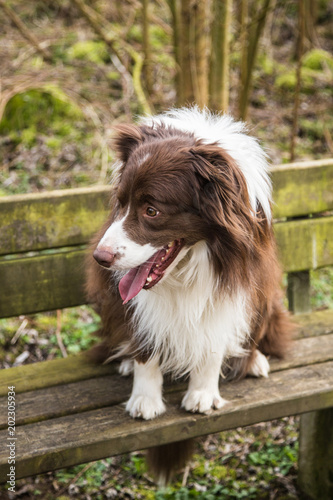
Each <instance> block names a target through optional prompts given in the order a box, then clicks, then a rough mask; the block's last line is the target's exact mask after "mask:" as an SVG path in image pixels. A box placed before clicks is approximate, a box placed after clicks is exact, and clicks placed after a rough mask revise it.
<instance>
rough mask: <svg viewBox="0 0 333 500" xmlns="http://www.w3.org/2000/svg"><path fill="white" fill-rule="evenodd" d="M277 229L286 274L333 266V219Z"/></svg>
mask: <svg viewBox="0 0 333 500" xmlns="http://www.w3.org/2000/svg"><path fill="white" fill-rule="evenodd" d="M274 230H275V235H276V240H277V244H278V249H279V256H280V261H281V264H282V267H283V270H284V271H285V272H296V271H304V270H307V269H318V268H319V267H324V266H330V265H332V264H333V239H332V234H333V217H332V216H330V217H319V218H313V219H306V220H295V221H289V222H282V223H277V224H275V226H274Z"/></svg>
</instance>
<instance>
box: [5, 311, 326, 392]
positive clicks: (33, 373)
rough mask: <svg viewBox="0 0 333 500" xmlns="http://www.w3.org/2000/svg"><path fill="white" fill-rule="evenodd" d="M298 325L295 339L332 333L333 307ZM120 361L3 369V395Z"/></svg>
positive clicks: (101, 371)
mask: <svg viewBox="0 0 333 500" xmlns="http://www.w3.org/2000/svg"><path fill="white" fill-rule="evenodd" d="M294 321H295V324H296V325H298V328H297V331H296V336H295V338H303V337H311V336H319V335H326V334H328V333H332V332H333V310H330V309H327V310H326V311H314V312H312V313H308V314H300V315H298V316H297V317H295V318H294ZM116 370H117V364H108V365H95V364H93V363H90V362H89V361H87V359H86V357H85V354H84V353H83V354H79V355H76V356H69V357H68V358H59V359H53V360H51V361H42V362H39V363H32V364H28V365H23V366H17V367H14V368H9V369H6V370H1V371H0V396H5V395H6V394H7V387H8V386H9V385H15V387H16V392H17V393H22V392H27V391H34V390H36V389H43V388H45V387H52V386H56V385H61V384H68V383H72V382H77V381H80V380H86V379H89V378H94V377H99V376H102V375H109V374H113V373H115V371H116Z"/></svg>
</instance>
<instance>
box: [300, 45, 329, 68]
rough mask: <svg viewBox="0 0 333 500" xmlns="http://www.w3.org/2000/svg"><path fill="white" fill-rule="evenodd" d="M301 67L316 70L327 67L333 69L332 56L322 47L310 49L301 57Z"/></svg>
mask: <svg viewBox="0 0 333 500" xmlns="http://www.w3.org/2000/svg"><path fill="white" fill-rule="evenodd" d="M303 67H304V68H308V69H312V70H316V71H324V70H325V69H326V68H329V69H330V70H331V71H333V56H332V55H331V54H330V53H329V52H327V51H326V50H323V49H313V50H310V51H309V52H307V54H305V56H304V58H303Z"/></svg>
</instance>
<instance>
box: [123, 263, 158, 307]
mask: <svg viewBox="0 0 333 500" xmlns="http://www.w3.org/2000/svg"><path fill="white" fill-rule="evenodd" d="M151 266H152V264H151V263H147V262H145V263H144V264H141V266H138V267H135V268H134V269H131V270H130V271H128V273H127V274H125V276H124V277H123V278H121V280H120V282H119V292H120V295H121V298H122V299H123V304H127V302H128V301H129V300H131V299H133V297H135V296H136V295H137V294H138V293H139V292H140V290H142V288H143V286H144V284H145V283H146V280H147V278H148V275H149V271H150V270H151Z"/></svg>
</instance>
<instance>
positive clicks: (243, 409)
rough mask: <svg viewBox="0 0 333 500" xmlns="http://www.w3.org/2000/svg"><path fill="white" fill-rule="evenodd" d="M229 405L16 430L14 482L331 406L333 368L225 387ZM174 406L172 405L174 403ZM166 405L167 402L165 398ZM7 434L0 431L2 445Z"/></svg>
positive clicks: (118, 408) (78, 418)
mask: <svg viewBox="0 0 333 500" xmlns="http://www.w3.org/2000/svg"><path fill="white" fill-rule="evenodd" d="M223 396H224V397H225V398H226V399H227V400H228V401H229V403H228V404H227V405H225V406H224V407H223V408H222V409H221V410H217V411H215V412H214V413H213V414H212V415H210V416H206V415H194V414H190V413H186V412H185V411H183V410H181V409H179V395H178V394H171V395H170V397H169V401H168V409H167V412H166V414H165V415H163V416H162V417H160V418H158V419H155V420H152V421H140V420H133V419H131V418H130V417H128V416H126V415H124V408H123V406H122V405H115V406H112V407H107V408H102V409H98V410H93V411H87V412H85V414H84V418H82V417H83V415H82V414H81V415H69V416H65V417H59V418H54V419H51V420H47V421H44V422H38V423H35V424H28V425H25V426H21V427H18V428H17V432H16V438H17V443H19V446H18V447H17V468H16V474H17V476H16V477H17V478H20V477H26V476H29V475H32V474H36V473H41V472H46V471H48V470H55V469H59V468H63V467H67V466H70V465H74V464H79V463H84V462H87V461H92V460H97V459H100V458H105V457H108V456H111V455H117V454H121V453H125V452H128V451H133V450H138V449H144V448H147V447H151V446H156V445H157V444H163V443H167V442H172V441H174V440H175V439H176V440H177V439H182V438H187V437H196V436H199V435H205V434H210V433H214V432H220V431H222V430H226V429H231V428H235V427H238V426H244V425H250V424H253V423H256V422H262V421H265V420H271V419H273V418H279V417H283V416H287V415H296V414H299V413H304V412H308V411H312V410H313V409H317V408H329V407H330V406H332V405H333V362H328V363H321V364H319V365H312V366H307V367H302V368H297V369H293V370H284V371H281V372H276V373H273V374H272V375H271V377H269V378H268V379H258V380H253V379H245V380H243V381H241V382H234V383H229V384H225V385H224V387H223ZM175 398H176V401H177V403H176V404H175V402H174V399H175ZM167 399H168V398H167ZM6 437H7V431H6V430H4V431H0V442H3V440H4V439H5V438H6ZM7 472H8V464H7V453H6V451H5V450H4V449H1V450H0V480H2V481H5V480H6V474H7Z"/></svg>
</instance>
